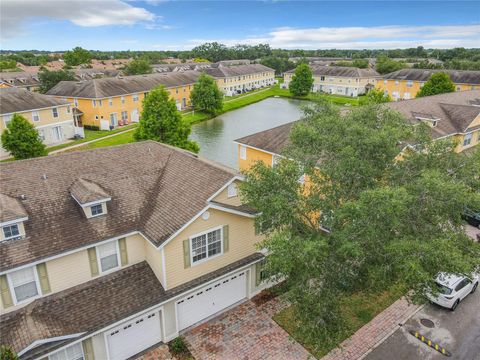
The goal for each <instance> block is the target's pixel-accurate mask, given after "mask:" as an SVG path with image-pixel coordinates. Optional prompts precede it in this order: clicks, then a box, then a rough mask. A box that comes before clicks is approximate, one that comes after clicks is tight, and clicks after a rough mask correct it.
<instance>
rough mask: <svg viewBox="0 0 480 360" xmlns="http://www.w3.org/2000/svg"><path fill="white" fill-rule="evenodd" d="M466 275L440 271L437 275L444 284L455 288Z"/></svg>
mask: <svg viewBox="0 0 480 360" xmlns="http://www.w3.org/2000/svg"><path fill="white" fill-rule="evenodd" d="M463 278H464V276H461V275H456V274H449V273H440V274H438V276H437V279H436V281H437V282H438V283H439V284H440V285H443V286H446V287H449V288H453V287H454V286H455V285H456V284H457V283H458V282H459V281H460V280H462V279H463Z"/></svg>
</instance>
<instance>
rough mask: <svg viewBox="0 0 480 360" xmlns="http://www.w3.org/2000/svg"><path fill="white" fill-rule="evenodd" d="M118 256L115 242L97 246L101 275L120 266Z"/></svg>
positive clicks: (116, 242)
mask: <svg viewBox="0 0 480 360" xmlns="http://www.w3.org/2000/svg"><path fill="white" fill-rule="evenodd" d="M119 254H120V252H119V251H118V241H117V240H115V241H110V242H108V243H106V244H102V245H99V246H97V257H98V262H99V267H100V270H101V272H102V273H103V272H106V271H109V270H112V269H115V268H117V267H119V266H120V259H119V256H120V255H119Z"/></svg>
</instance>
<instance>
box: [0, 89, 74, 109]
mask: <svg viewBox="0 0 480 360" xmlns="http://www.w3.org/2000/svg"><path fill="white" fill-rule="evenodd" d="M67 104H68V102H67V101H65V100H62V99H56V98H54V97H52V96H47V95H43V94H39V93H36V92H32V91H28V90H26V89H22V88H2V89H0V114H9V113H14V112H21V111H28V110H35V109H42V108H48V107H53V106H61V105H67Z"/></svg>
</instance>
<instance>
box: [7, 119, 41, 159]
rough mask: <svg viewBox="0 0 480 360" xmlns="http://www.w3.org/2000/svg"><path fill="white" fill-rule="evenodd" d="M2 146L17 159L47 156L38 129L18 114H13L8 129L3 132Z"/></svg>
mask: <svg viewBox="0 0 480 360" xmlns="http://www.w3.org/2000/svg"><path fill="white" fill-rule="evenodd" d="M2 146H3V148H4V149H5V150H7V151H8V152H10V154H12V155H13V157H14V158H15V159H29V158H33V157H38V156H45V155H47V150H46V148H45V144H44V143H43V142H42V140H40V137H39V136H38V131H37V129H35V127H34V126H33V125H32V124H31V123H29V122H28V120H27V119H25V118H24V117H23V116H21V115H18V114H13V116H12V119H11V120H10V122H9V123H8V125H7V128H6V129H5V130H4V131H3V133H2Z"/></svg>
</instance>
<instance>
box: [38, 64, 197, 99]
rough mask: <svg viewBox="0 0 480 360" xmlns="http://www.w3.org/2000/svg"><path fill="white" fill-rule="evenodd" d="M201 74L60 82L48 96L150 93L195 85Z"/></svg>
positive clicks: (183, 73) (101, 95)
mask: <svg viewBox="0 0 480 360" xmlns="http://www.w3.org/2000/svg"><path fill="white" fill-rule="evenodd" d="M199 76H200V73H199V72H197V71H183V72H166V73H160V74H148V75H132V76H124V77H116V78H101V79H93V80H85V81H60V82H59V83H58V84H57V85H55V86H54V87H53V88H51V89H50V90H49V91H48V92H47V94H48V95H55V96H68V97H79V98H89V99H95V98H97V99H102V98H107V97H111V96H120V95H125V94H133V93H137V92H145V91H149V90H151V89H153V88H155V87H157V86H159V85H164V86H165V87H167V88H170V87H175V86H184V85H191V84H194V83H195V82H196V81H197V79H198V77H199Z"/></svg>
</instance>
